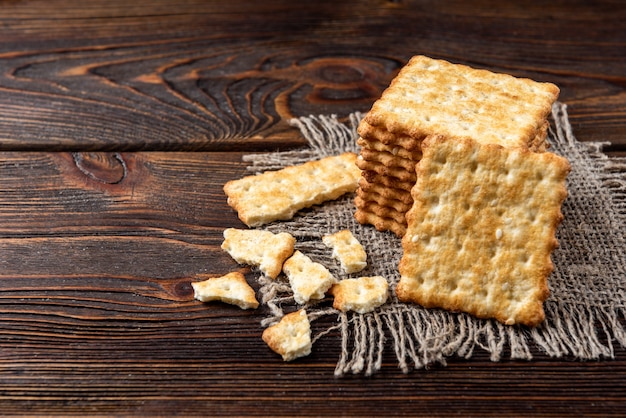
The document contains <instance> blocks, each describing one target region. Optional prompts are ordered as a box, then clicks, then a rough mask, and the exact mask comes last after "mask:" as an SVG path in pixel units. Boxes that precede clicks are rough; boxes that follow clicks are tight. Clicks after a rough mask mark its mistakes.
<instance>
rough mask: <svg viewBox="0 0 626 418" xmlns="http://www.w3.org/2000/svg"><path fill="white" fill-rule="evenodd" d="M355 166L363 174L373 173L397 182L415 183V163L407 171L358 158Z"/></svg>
mask: <svg viewBox="0 0 626 418" xmlns="http://www.w3.org/2000/svg"><path fill="white" fill-rule="evenodd" d="M356 165H357V167H359V168H360V169H361V170H363V171H364V172H368V171H369V172H374V173H376V174H378V175H381V176H385V177H392V178H393V179H395V180H397V181H399V182H402V183H407V184H411V185H413V183H415V163H413V164H411V165H410V167H411V169H407V168H404V167H400V166H388V165H385V164H382V163H379V162H376V161H368V160H366V159H365V158H363V157H362V156H359V158H358V159H357V162H356Z"/></svg>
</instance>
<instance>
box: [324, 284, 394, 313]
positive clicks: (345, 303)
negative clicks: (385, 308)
mask: <svg viewBox="0 0 626 418" xmlns="http://www.w3.org/2000/svg"><path fill="white" fill-rule="evenodd" d="M388 289H389V284H388V283H387V280H386V279H385V278H384V277H382V276H371V277H359V278H358V279H344V280H342V281H340V282H339V283H337V284H335V285H333V287H332V288H331V289H330V293H331V294H332V295H333V296H334V297H335V300H334V302H333V308H335V309H338V310H340V311H342V312H347V311H354V312H357V313H360V314H364V313H367V312H372V311H373V310H374V309H376V308H378V307H379V306H381V305H383V304H384V303H385V302H386V301H387V298H388V296H389V290H388Z"/></svg>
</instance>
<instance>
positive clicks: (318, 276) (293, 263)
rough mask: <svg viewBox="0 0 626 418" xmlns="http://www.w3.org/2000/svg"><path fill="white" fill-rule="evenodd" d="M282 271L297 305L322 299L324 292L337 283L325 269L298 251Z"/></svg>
mask: <svg viewBox="0 0 626 418" xmlns="http://www.w3.org/2000/svg"><path fill="white" fill-rule="evenodd" d="M283 271H284V272H285V274H286V275H287V278H288V279H289V284H290V285H291V290H293V297H294V299H295V300H296V302H297V303H299V304H304V303H307V302H308V301H310V300H318V299H323V298H324V295H325V293H326V291H327V290H328V289H330V287H331V286H332V285H333V284H334V283H335V282H336V281H337V279H335V277H334V276H333V275H332V274H331V273H330V272H329V271H328V269H327V268H326V267H324V266H323V265H322V264H320V263H316V262H314V261H313V260H311V259H310V258H309V257H307V256H306V255H304V254H302V253H301V252H300V251H298V250H296V251H295V252H294V253H293V255H292V256H291V257H290V258H289V259H288V260H287V261H285V264H284V265H283Z"/></svg>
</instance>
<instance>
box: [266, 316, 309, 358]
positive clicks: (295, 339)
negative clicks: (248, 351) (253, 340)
mask: <svg viewBox="0 0 626 418" xmlns="http://www.w3.org/2000/svg"><path fill="white" fill-rule="evenodd" d="M262 338H263V341H265V343H266V344H267V345H268V346H269V347H270V348H271V349H272V351H274V352H275V353H277V354H280V355H281V356H282V358H283V360H284V361H292V360H295V359H297V358H299V357H304V356H308V355H309V354H311V346H312V343H311V324H310V322H309V318H308V317H307V314H306V311H305V310H304V309H300V310H299V311H296V312H292V313H290V314H287V315H285V316H283V317H282V318H281V320H280V322H278V323H277V324H275V325H272V326H270V327H268V328H266V329H265V330H264V331H263V335H262Z"/></svg>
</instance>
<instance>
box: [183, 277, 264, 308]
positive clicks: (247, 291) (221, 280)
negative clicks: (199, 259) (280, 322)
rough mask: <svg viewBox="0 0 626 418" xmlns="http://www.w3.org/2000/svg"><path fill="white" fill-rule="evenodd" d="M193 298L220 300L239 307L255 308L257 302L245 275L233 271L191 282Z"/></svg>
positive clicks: (209, 300) (257, 305)
mask: <svg viewBox="0 0 626 418" xmlns="http://www.w3.org/2000/svg"><path fill="white" fill-rule="evenodd" d="M191 286H192V287H193V290H194V298H196V299H197V300H199V301H201V302H212V301H220V302H224V303H229V304H231V305H236V306H239V307H240V308H241V309H256V308H258V307H259V302H258V301H257V299H256V295H255V293H254V289H253V288H252V287H251V286H250V285H249V284H248V282H247V281H246V278H245V276H244V275H243V274H242V273H240V272H238V271H234V272H231V273H228V274H226V275H224V276H221V277H213V278H209V279H206V280H203V281H200V282H193V283H191Z"/></svg>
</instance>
